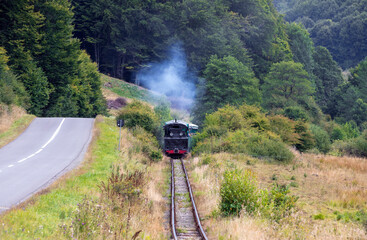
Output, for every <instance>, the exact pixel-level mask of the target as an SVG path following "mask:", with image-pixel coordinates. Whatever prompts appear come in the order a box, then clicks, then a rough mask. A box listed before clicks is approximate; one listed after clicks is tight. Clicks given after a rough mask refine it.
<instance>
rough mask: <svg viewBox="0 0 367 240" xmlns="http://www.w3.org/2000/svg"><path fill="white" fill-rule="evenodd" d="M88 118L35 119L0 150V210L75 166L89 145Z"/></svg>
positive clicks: (22, 199)
mask: <svg viewBox="0 0 367 240" xmlns="http://www.w3.org/2000/svg"><path fill="white" fill-rule="evenodd" d="M93 123H94V119H91V118H36V119H35V120H33V122H32V123H31V124H30V126H29V127H28V128H27V129H26V130H25V131H24V132H23V133H22V134H21V135H20V136H19V137H18V138H17V139H16V140H14V141H13V142H11V143H9V144H8V145H6V146H4V147H3V148H1V149H0V212H2V211H4V210H7V209H10V208H11V207H12V206H14V205H16V204H18V203H20V202H22V201H24V200H26V199H27V198H28V197H30V196H31V195H32V194H34V193H36V192H37V191H39V190H41V189H43V188H45V187H46V186H48V185H49V184H50V183H51V182H52V181H54V180H55V179H56V178H57V177H60V176H61V175H62V174H63V173H65V172H67V171H69V170H71V169H72V168H74V167H75V166H77V165H78V164H79V163H80V162H81V161H82V160H83V157H84V154H85V152H86V150H87V148H88V145H89V142H90V139H91V136H92V129H93Z"/></svg>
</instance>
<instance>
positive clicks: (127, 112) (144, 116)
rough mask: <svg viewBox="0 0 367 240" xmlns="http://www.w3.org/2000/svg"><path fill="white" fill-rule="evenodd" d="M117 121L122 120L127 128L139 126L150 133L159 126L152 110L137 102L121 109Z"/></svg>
mask: <svg viewBox="0 0 367 240" xmlns="http://www.w3.org/2000/svg"><path fill="white" fill-rule="evenodd" d="M117 119H124V120H125V126H126V127H128V128H133V127H136V126H140V127H142V128H144V129H145V130H146V131H148V132H151V133H154V132H155V129H157V128H158V126H159V124H158V118H157V116H156V115H155V113H154V111H153V109H152V108H151V107H150V106H149V105H147V104H145V103H143V102H140V101H137V100H136V101H134V102H132V103H130V104H129V105H127V106H126V107H125V108H123V109H122V110H121V111H120V114H119V115H118V117H117Z"/></svg>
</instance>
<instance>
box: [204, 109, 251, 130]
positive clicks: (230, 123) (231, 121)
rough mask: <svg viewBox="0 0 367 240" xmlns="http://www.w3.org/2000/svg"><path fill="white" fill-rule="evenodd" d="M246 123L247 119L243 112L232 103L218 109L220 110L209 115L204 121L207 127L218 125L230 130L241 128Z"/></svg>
mask: <svg viewBox="0 0 367 240" xmlns="http://www.w3.org/2000/svg"><path fill="white" fill-rule="evenodd" d="M244 125H245V121H244V118H243V117H242V115H241V112H240V111H239V110H238V109H237V108H236V107H234V106H230V105H226V106H225V107H223V108H220V109H218V111H216V112H214V113H212V114H209V115H207V116H206V118H205V121H204V126H205V128H206V127H213V126H218V127H220V128H224V129H228V130H230V131H234V130H237V129H241V128H243V127H244Z"/></svg>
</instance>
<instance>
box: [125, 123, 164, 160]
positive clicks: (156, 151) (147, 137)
mask: <svg viewBox="0 0 367 240" xmlns="http://www.w3.org/2000/svg"><path fill="white" fill-rule="evenodd" d="M132 134H133V136H134V137H135V138H136V139H137V141H136V143H134V146H135V147H136V149H137V151H141V152H142V153H143V154H144V155H145V156H146V157H148V158H149V160H150V161H152V162H158V161H160V160H162V157H163V155H162V152H161V149H160V148H159V143H158V140H157V139H156V138H155V137H154V136H153V134H152V133H149V132H147V131H146V130H145V129H144V128H142V127H139V126H137V127H134V128H133V129H132Z"/></svg>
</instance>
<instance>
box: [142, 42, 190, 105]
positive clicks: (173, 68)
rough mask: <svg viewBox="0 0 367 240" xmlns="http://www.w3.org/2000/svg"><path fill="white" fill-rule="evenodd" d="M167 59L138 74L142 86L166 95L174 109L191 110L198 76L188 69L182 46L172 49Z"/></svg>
mask: <svg viewBox="0 0 367 240" xmlns="http://www.w3.org/2000/svg"><path fill="white" fill-rule="evenodd" d="M167 55H168V56H167V59H166V60H164V61H163V62H160V63H151V64H149V67H148V68H146V69H144V70H141V71H140V72H139V73H138V74H137V76H136V77H137V80H138V82H140V83H141V85H143V86H145V87H147V88H149V89H150V90H152V91H154V92H158V93H161V94H164V95H166V96H167V97H168V98H169V99H170V101H171V104H172V107H174V108H179V109H186V110H190V108H191V106H192V104H193V102H194V98H195V81H196V76H195V75H194V74H192V73H191V72H190V71H189V70H188V67H187V61H186V56H185V52H184V51H183V49H182V46H181V44H174V45H173V46H171V47H170V49H169V51H168V54H167Z"/></svg>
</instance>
